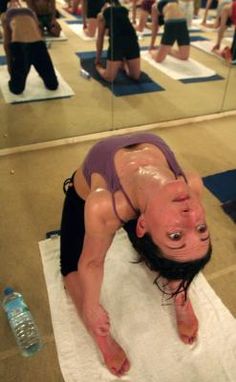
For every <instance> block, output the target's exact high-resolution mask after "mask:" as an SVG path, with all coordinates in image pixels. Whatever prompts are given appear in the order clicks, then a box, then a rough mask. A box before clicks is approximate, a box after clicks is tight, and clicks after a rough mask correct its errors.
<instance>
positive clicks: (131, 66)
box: [125, 58, 141, 80]
mask: <svg viewBox="0 0 236 382" xmlns="http://www.w3.org/2000/svg"><path fill="white" fill-rule="evenodd" d="M125 70H126V74H127V76H129V77H131V78H133V79H134V80H138V79H139V77H140V74H141V70H140V58H134V59H132V60H127V61H126V65H125Z"/></svg>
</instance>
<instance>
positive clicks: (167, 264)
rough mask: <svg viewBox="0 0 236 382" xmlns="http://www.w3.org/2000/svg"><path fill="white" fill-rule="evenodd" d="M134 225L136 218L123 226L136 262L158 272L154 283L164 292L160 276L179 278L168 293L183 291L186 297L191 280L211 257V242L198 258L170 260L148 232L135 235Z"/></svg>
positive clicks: (175, 293) (172, 278) (171, 278)
mask: <svg viewBox="0 0 236 382" xmlns="http://www.w3.org/2000/svg"><path fill="white" fill-rule="evenodd" d="M136 225H137V219H135V220H131V221H129V222H128V223H126V224H125V226H124V229H125V230H126V232H127V234H128V236H129V239H130V241H131V243H132V245H133V247H134V249H135V250H136V251H137V253H138V255H139V258H138V259H137V261H136V263H140V262H144V263H145V264H146V265H147V267H148V268H149V269H150V270H151V271H155V272H158V276H157V277H156V278H155V280H154V283H155V284H156V285H157V286H158V288H159V289H160V290H161V291H162V292H163V293H165V294H168V293H167V292H166V291H165V290H164V289H163V287H161V286H160V285H159V279H160V277H163V278H165V279H166V280H168V281H174V280H181V281H180V284H179V286H178V288H177V289H176V291H174V292H173V293H170V294H169V295H170V298H171V297H175V296H176V295H177V294H179V293H181V292H184V293H185V299H187V291H188V288H189V286H190V284H191V282H192V281H193V279H194V277H195V276H196V275H197V274H198V273H199V272H200V271H201V270H202V269H203V268H204V266H205V265H206V264H207V263H208V261H209V260H210V258H211V253H212V247H211V244H210V245H209V248H208V250H207V252H206V254H205V255H204V256H203V257H202V258H200V259H197V260H190V261H186V262H180V261H175V260H170V259H167V258H166V257H165V254H164V253H163V252H162V251H161V249H160V248H159V247H158V246H157V245H156V244H154V242H153V241H152V238H151V236H150V235H149V234H145V235H144V236H143V237H141V238H139V237H137V235H136Z"/></svg>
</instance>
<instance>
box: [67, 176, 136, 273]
mask: <svg viewBox="0 0 236 382" xmlns="http://www.w3.org/2000/svg"><path fill="white" fill-rule="evenodd" d="M67 183H71V185H70V186H69V187H68V189H67V190H65V184H67ZM64 191H65V193H66V196H65V201H64V206H63V212H62V219H61V236H60V240H61V252H60V266H61V273H62V275H63V276H66V275H68V274H69V273H70V272H75V271H77V268H78V261H79V258H80V255H81V252H82V249H83V242H84V235H85V226H84V207H85V201H84V200H83V199H82V198H81V197H80V196H79V195H78V194H77V193H76V191H75V189H74V186H73V176H72V178H70V179H67V180H66V181H65V183H64ZM136 223H137V220H136V219H135V220H131V221H129V222H127V223H125V225H124V226H123V228H124V229H125V231H126V232H127V234H128V237H129V239H130V241H131V242H132V238H133V237H134V235H135V229H136Z"/></svg>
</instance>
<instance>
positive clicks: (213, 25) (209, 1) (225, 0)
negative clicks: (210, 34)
mask: <svg viewBox="0 0 236 382" xmlns="http://www.w3.org/2000/svg"><path fill="white" fill-rule="evenodd" d="M212 1H213V0H207V3H206V8H205V12H204V16H203V19H202V25H203V26H205V27H207V28H213V29H217V28H219V26H220V17H221V10H222V8H223V7H224V6H225V5H226V4H230V3H231V2H232V0H221V1H218V2H217V3H218V4H217V10H216V18H215V21H214V22H213V23H208V22H207V15H208V11H209V9H210V7H211V4H212Z"/></svg>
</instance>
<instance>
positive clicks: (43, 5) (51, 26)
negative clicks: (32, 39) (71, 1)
mask: <svg viewBox="0 0 236 382" xmlns="http://www.w3.org/2000/svg"><path fill="white" fill-rule="evenodd" d="M26 3H27V5H28V7H29V8H30V9H32V10H33V11H34V12H35V13H36V15H37V17H38V20H39V24H40V27H41V30H42V33H44V32H45V31H46V33H49V34H50V35H52V36H54V37H59V36H60V33H61V26H60V24H59V23H58V21H57V19H56V5H55V0H26Z"/></svg>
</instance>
